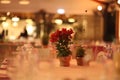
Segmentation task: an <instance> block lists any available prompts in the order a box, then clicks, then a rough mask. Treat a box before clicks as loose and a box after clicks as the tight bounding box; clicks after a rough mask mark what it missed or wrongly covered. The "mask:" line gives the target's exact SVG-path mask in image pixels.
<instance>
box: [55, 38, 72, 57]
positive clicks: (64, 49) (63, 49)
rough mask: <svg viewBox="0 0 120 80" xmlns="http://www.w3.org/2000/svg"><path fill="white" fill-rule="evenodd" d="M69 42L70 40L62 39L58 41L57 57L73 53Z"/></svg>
mask: <svg viewBox="0 0 120 80" xmlns="http://www.w3.org/2000/svg"><path fill="white" fill-rule="evenodd" d="M68 44H69V43H68V42H64V41H63V40H62V41H61V40H60V41H59V42H58V43H57V45H56V48H57V51H58V54H57V57H65V56H68V55H70V54H72V52H71V51H70V48H69V46H68Z"/></svg>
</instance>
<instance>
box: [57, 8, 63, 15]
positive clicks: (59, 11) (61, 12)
mask: <svg viewBox="0 0 120 80" xmlns="http://www.w3.org/2000/svg"><path fill="white" fill-rule="evenodd" d="M57 13H58V14H64V13H65V10H64V9H58V10H57Z"/></svg>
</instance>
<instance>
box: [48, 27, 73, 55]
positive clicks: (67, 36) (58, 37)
mask: <svg viewBox="0 0 120 80" xmlns="http://www.w3.org/2000/svg"><path fill="white" fill-rule="evenodd" d="M72 33H73V30H72V29H66V28H62V29H61V30H57V31H56V32H54V33H52V34H51V36H50V41H51V42H52V43H55V45H56V49H57V53H58V54H57V57H66V56H69V55H71V54H72V53H71V51H70V46H69V45H70V44H71V43H72Z"/></svg>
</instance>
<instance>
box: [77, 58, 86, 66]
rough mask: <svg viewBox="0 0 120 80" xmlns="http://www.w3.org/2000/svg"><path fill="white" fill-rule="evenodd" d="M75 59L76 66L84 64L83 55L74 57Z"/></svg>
mask: <svg viewBox="0 0 120 80" xmlns="http://www.w3.org/2000/svg"><path fill="white" fill-rule="evenodd" d="M76 61H77V65H78V66H83V65H84V60H83V57H76Z"/></svg>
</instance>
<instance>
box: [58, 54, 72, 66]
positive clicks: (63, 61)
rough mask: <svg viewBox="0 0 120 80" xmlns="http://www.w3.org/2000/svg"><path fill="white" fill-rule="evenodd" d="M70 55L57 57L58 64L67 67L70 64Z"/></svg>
mask: <svg viewBox="0 0 120 80" xmlns="http://www.w3.org/2000/svg"><path fill="white" fill-rule="evenodd" d="M70 60H71V56H70V55H69V56H65V57H59V61H60V66H63V67H69V66H70Z"/></svg>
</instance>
